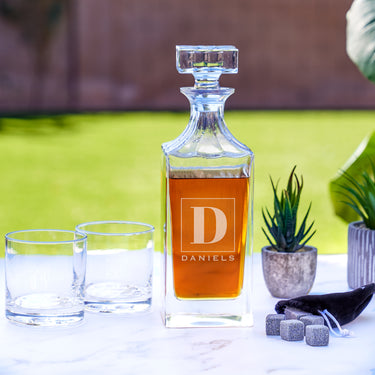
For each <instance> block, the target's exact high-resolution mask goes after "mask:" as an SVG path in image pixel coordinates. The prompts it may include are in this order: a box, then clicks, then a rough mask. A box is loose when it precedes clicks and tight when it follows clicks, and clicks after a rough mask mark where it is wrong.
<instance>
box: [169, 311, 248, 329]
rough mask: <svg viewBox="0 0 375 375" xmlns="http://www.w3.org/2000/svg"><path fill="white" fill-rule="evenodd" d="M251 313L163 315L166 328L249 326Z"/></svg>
mask: <svg viewBox="0 0 375 375" xmlns="http://www.w3.org/2000/svg"><path fill="white" fill-rule="evenodd" d="M253 324H254V323H253V316H252V314H246V315H220V314H182V313H180V314H170V315H166V317H165V326H166V327H168V328H202V327H251V326H253Z"/></svg>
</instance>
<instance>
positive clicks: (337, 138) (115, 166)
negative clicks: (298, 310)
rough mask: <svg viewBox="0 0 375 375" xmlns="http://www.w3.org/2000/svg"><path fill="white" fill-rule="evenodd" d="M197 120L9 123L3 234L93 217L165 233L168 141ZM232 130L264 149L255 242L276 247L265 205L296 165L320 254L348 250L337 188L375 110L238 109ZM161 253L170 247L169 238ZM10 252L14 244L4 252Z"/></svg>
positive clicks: (230, 116) (4, 130)
mask: <svg viewBox="0 0 375 375" xmlns="http://www.w3.org/2000/svg"><path fill="white" fill-rule="evenodd" d="M188 117H189V114H188V113H187V112H186V113H165V112H156V113H151V112H144V113H100V114H79V115H59V116H39V117H25V118H0V149H1V155H2V157H1V163H0V173H1V176H2V183H1V185H0V197H1V198H0V199H1V209H0V234H1V235H2V236H3V235H4V234H5V233H6V232H9V231H12V230H19V229H26V228H62V229H73V228H74V226H75V224H76V223H80V222H84V221H90V220H106V219H107V220H110V219H118V220H120V219H123V220H135V221H145V222H149V223H151V224H153V225H155V226H156V228H157V230H159V229H160V225H159V216H160V214H159V213H160V163H161V161H160V160H161V159H160V144H161V143H162V142H165V141H168V140H171V139H173V138H175V137H176V136H177V135H178V134H179V133H180V132H181V131H182V130H183V129H184V127H185V126H186V124H187V121H188ZM226 122H227V124H228V126H229V128H230V129H231V131H232V133H233V134H234V135H235V136H236V137H237V138H238V139H239V140H241V141H242V142H243V143H245V144H247V145H248V146H249V147H250V148H251V149H252V150H253V151H254V153H255V205H254V213H255V215H254V222H255V242H254V250H255V251H259V250H260V248H261V247H262V246H263V245H265V244H266V241H265V238H264V235H263V233H262V231H261V226H262V225H263V223H262V219H261V215H260V211H261V207H263V206H265V205H267V206H270V205H271V203H272V191H271V187H270V183H269V175H272V177H273V178H274V180H277V179H279V178H281V181H280V183H281V184H282V185H284V184H285V180H286V178H287V175H288V174H289V172H290V170H291V168H292V167H293V166H294V165H295V164H296V165H297V173H298V174H299V175H300V174H303V177H304V182H305V186H304V192H303V194H302V198H303V201H304V203H303V208H306V207H307V206H308V203H309V202H310V201H312V209H311V214H310V216H311V219H315V222H316V229H317V233H316V235H315V237H314V238H313V240H312V241H311V244H312V245H316V246H317V247H318V249H319V251H320V253H340V252H346V227H347V226H346V224H345V223H343V222H342V221H341V220H340V219H339V218H337V217H336V216H335V215H334V213H333V211H332V206H331V203H330V201H329V196H328V182H329V180H330V178H332V177H333V176H334V175H335V173H336V172H337V170H338V169H339V168H340V167H341V166H342V165H343V164H344V162H345V161H346V160H347V159H348V157H349V156H350V155H351V154H352V153H353V152H354V150H355V149H356V147H357V146H358V144H359V143H360V142H361V140H362V139H363V138H364V137H365V136H366V135H367V134H369V133H370V132H372V131H373V130H374V124H375V112H374V111H358V112H355V111H299V112H291V111H287V112H281V111H267V112H263V111H262V112H256V111H246V112H237V111H234V112H230V111H228V112H227V113H226ZM156 247H157V248H160V237H159V234H157V236H156ZM0 251H1V253H3V251H4V245H2V246H1V248H0Z"/></svg>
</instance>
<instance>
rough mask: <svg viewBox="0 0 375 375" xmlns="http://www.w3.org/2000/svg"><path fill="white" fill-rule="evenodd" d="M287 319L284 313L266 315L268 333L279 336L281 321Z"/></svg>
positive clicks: (268, 334)
mask: <svg viewBox="0 0 375 375" xmlns="http://www.w3.org/2000/svg"><path fill="white" fill-rule="evenodd" d="M284 319H285V315H284V314H268V315H267V317H266V335H267V336H279V335H280V322H281V321H282V320H284Z"/></svg>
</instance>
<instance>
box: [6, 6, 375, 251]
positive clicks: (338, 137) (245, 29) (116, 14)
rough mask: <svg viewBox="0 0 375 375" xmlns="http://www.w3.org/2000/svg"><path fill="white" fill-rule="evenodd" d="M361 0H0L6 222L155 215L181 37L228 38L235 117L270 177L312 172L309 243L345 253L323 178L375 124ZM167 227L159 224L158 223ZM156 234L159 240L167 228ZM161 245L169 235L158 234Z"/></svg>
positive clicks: (225, 81)
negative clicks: (356, 47) (357, 0)
mask: <svg viewBox="0 0 375 375" xmlns="http://www.w3.org/2000/svg"><path fill="white" fill-rule="evenodd" d="M350 5H351V0H308V1H301V0H283V1H280V0H246V1H245V0H231V1H230V2H228V1H224V0H199V1H198V0H191V1H189V2H185V1H170V0H142V1H139V0H111V1H102V0H81V1H73V0H33V1H30V0H0V149H1V150H2V153H1V154H2V157H1V160H0V173H1V175H2V177H3V181H2V184H1V186H0V203H1V204H0V233H1V234H5V233H6V232H8V231H11V230H16V229H26V228H36V227H53V228H57V227H58V228H63V229H69V228H72V227H74V224H77V223H79V222H82V221H88V220H103V219H125V220H126V219H128V220H139V221H148V222H151V223H152V224H154V225H155V226H156V227H157V228H158V226H159V212H160V203H159V202H160V187H159V186H160V172H159V171H160V144H161V143H162V142H165V141H168V140H171V139H173V138H175V137H176V136H177V135H178V134H179V133H180V132H181V131H182V130H183V128H184V127H185V126H186V124H187V122H188V118H189V114H188V111H189V107H188V102H187V101H186V99H185V98H184V97H183V96H182V95H181V94H180V93H179V87H180V86H191V85H192V83H193V80H192V77H191V76H189V75H186V76H185V75H183V76H181V75H179V74H178V73H177V71H176V69H175V45H176V44H231V45H235V46H236V47H237V48H239V51H240V52H239V74H238V75H228V76H223V78H222V80H221V84H222V86H229V87H234V88H235V89H236V92H235V94H234V95H233V96H232V97H231V98H230V99H229V100H228V103H227V105H226V122H227V124H228V126H229V128H230V129H231V131H232V132H233V133H234V135H235V136H236V137H237V138H239V139H240V140H241V141H242V142H244V143H246V144H247V145H248V146H249V147H250V148H252V149H253V151H254V152H255V155H256V168H255V176H256V177H255V250H257V251H259V250H260V247H261V246H263V245H265V244H266V241H265V238H264V236H263V234H262V233H261V230H260V227H261V226H262V220H261V216H260V210H261V207H263V206H265V205H266V206H270V205H271V204H272V201H271V199H272V191H271V188H270V184H269V175H272V177H273V178H274V180H278V179H279V178H280V181H281V183H284V182H285V183H286V179H287V176H288V175H289V173H290V171H291V169H292V167H293V166H294V165H295V164H297V173H298V174H303V176H304V180H305V188H304V189H305V192H304V194H305V196H304V200H305V203H304V204H305V207H307V205H308V203H309V202H310V201H312V202H313V205H312V211H311V214H310V215H311V217H312V219H315V222H316V227H317V229H318V232H317V234H316V235H315V238H314V239H313V240H312V242H311V244H313V245H318V247H319V250H320V251H322V252H345V251H346V224H344V223H343V222H341V221H340V219H338V218H337V217H335V216H334V213H333V211H332V207H331V205H330V202H329V197H328V183H329V180H330V178H332V177H334V175H335V174H336V173H337V171H338V170H339V168H340V167H342V165H343V164H344V163H345V161H346V160H347V159H348V158H349V157H350V155H351V154H352V153H353V152H354V150H355V149H356V147H357V146H358V144H359V143H360V142H361V140H362V139H363V138H364V137H365V136H366V135H367V134H369V133H370V132H371V131H373V128H374V119H375V112H373V109H375V87H374V86H373V85H372V84H371V83H370V82H368V81H367V80H366V79H365V78H364V77H363V76H362V75H361V74H360V73H359V71H358V70H357V68H356V67H355V66H354V64H353V63H352V62H351V61H350V59H349V58H348V56H347V54H346V49H345V43H346V36H345V28H346V20H345V14H346V12H347V10H348V9H349V7H350ZM158 229H160V228H158ZM157 238H158V237H157ZM157 247H160V243H159V239H157Z"/></svg>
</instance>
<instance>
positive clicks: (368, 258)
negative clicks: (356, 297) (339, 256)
mask: <svg viewBox="0 0 375 375" xmlns="http://www.w3.org/2000/svg"><path fill="white" fill-rule="evenodd" d="M374 282H375V230H371V229H367V228H366V227H365V225H364V223H363V222H362V221H355V222H353V223H350V224H349V228H348V284H349V286H350V287H351V288H353V289H355V288H359V287H360V286H362V285H366V284H370V283H374Z"/></svg>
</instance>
